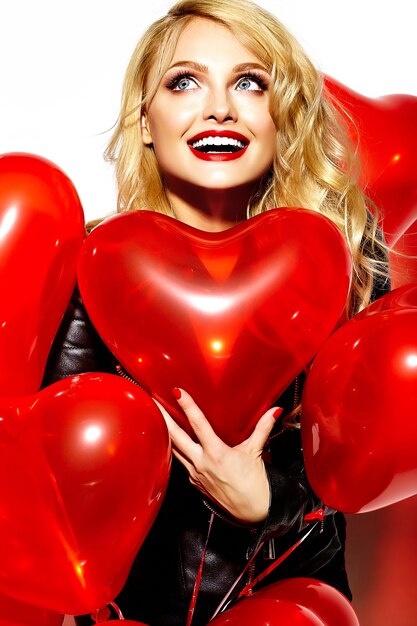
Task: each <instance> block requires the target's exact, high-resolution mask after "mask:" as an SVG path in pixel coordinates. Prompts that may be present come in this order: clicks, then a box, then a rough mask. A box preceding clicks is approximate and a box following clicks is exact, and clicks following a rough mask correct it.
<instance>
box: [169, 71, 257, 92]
mask: <svg viewBox="0 0 417 626" xmlns="http://www.w3.org/2000/svg"><path fill="white" fill-rule="evenodd" d="M181 81H183V82H184V87H183V88H179V87H180V84H181ZM186 81H188V86H190V85H194V87H193V89H195V88H196V87H197V86H198V82H197V80H196V78H195V77H194V76H193V75H192V74H191V73H190V72H186V71H184V70H179V71H178V72H176V73H175V74H174V75H173V76H171V77H170V78H169V79H168V82H167V83H166V85H165V86H166V88H167V89H170V90H171V91H189V89H188V88H187V84H186ZM244 81H250V82H254V83H256V85H257V86H258V87H259V89H240V90H239V91H254V92H257V91H266V90H267V89H268V87H269V84H268V83H267V82H266V80H265V78H264V77H263V75H262V74H261V73H258V72H256V71H253V70H252V71H249V72H244V73H242V74H241V75H240V76H239V77H238V78H237V79H236V83H235V86H236V87H237V86H239V84H240V85H241V84H242V83H243V82H244Z"/></svg>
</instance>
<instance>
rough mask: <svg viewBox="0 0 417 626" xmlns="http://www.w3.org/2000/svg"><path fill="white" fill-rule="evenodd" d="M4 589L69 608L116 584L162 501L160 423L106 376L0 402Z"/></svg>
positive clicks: (143, 400)
mask: <svg viewBox="0 0 417 626" xmlns="http://www.w3.org/2000/svg"><path fill="white" fill-rule="evenodd" d="M0 416H1V419H0V452H1V453H0V476H1V477H2V481H1V489H0V510H1V515H0V534H1V537H2V540H1V542H0V590H1V591H2V592H4V593H7V594H9V595H11V596H13V597H16V598H18V599H20V600H22V601H25V602H28V603H31V604H35V605H38V606H42V607H45V608H48V609H51V610H54V611H57V612H60V613H65V614H82V613H89V612H92V611H94V610H96V609H100V608H101V607H102V606H103V605H106V604H108V603H109V602H110V601H111V600H113V599H114V597H115V596H116V595H117V594H118V593H119V591H120V590H121V588H122V586H123V584H124V582H125V580H126V578H127V575H128V573H129V569H130V567H131V564H132V561H133V559H134V557H135V555H136V552H137V550H138V548H139V547H140V545H141V543H142V541H143V539H144V538H145V536H146V534H147V532H148V530H149V528H150V526H151V524H152V522H153V519H154V517H155V515H156V513H157V511H158V509H159V506H160V504H161V501H162V498H163V495H164V491H165V487H166V484H167V478H168V472H169V465H170V449H169V438H168V433H167V430H166V426H165V422H164V421H163V418H162V416H161V414H160V412H159V410H158V409H157V408H156V406H155V404H154V402H153V401H152V399H151V398H149V396H148V395H147V394H145V392H143V391H142V390H141V389H139V388H138V387H137V386H135V385H133V384H132V383H129V382H128V381H125V380H122V379H121V378H119V377H117V376H113V375H111V374H83V375H80V376H74V377H72V378H67V379H65V380H62V381H61V382H59V383H55V384H54V385H51V386H50V387H47V388H46V389H44V390H43V391H41V392H39V393H37V394H35V395H33V396H31V397H27V398H18V399H9V400H8V399H2V400H0Z"/></svg>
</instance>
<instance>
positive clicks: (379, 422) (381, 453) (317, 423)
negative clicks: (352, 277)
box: [301, 284, 417, 513]
mask: <svg viewBox="0 0 417 626" xmlns="http://www.w3.org/2000/svg"><path fill="white" fill-rule="evenodd" d="M301 426H302V437H303V450H304V458H305V465H306V470H307V475H308V477H309V480H310V482H311V485H312V487H313V489H314V491H315V492H316V493H317V495H318V496H319V497H320V498H321V499H322V500H323V501H324V502H325V503H326V504H327V505H329V506H330V507H333V508H335V509H338V510H340V511H345V512H349V513H357V512H366V511H372V510H373V509H378V508H380V507H382V506H386V505H389V504H392V503H393V502H397V501H399V500H402V499H404V498H407V497H409V496H412V495H415V494H417V454H416V450H417V285H416V284H414V285H408V286H405V287H402V288H400V289H396V290H394V291H392V292H391V293H389V294H387V295H386V296H384V297H383V298H381V299H380V300H377V301H376V302H375V303H374V304H372V305H371V306H369V307H368V308H367V309H365V310H364V311H362V312H361V313H360V314H358V315H357V316H355V317H354V318H352V319H351V320H350V321H349V322H347V323H346V324H344V325H343V326H342V327H341V328H340V329H339V330H338V331H337V332H336V333H334V335H333V336H332V337H331V338H330V339H329V340H328V341H327V342H326V343H325V344H324V346H323V348H322V349H321V350H320V352H319V353H318V355H317V357H316V359H315V361H314V363H313V366H312V368H311V371H310V373H309V375H308V377H307V382H306V386H305V390H304V394H303V414H302V420H301Z"/></svg>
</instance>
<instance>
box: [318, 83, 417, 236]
mask: <svg viewBox="0 0 417 626" xmlns="http://www.w3.org/2000/svg"><path fill="white" fill-rule="evenodd" d="M326 86H327V88H328V90H329V92H330V93H331V94H332V95H333V96H334V98H336V101H338V102H339V103H340V105H341V107H342V112H347V114H348V115H347V116H346V121H347V123H348V126H349V128H350V131H351V136H352V140H353V142H354V144H355V145H357V146H358V149H359V154H360V156H361V162H362V168H363V171H362V179H361V182H362V186H363V187H364V188H365V190H366V193H367V194H368V195H369V196H370V197H371V198H372V199H373V200H374V201H375V203H376V205H377V206H378V207H379V208H380V209H381V211H382V226H383V229H384V233H385V237H386V240H387V243H388V244H389V245H390V246H393V245H394V244H395V243H396V241H397V240H398V239H399V237H400V236H401V235H402V234H403V233H404V232H405V231H406V230H407V229H408V228H409V227H410V226H411V225H412V224H413V222H414V221H415V220H416V219H417V168H416V165H415V161H416V160H415V146H416V145H417V97H416V96H411V95H388V96H382V97H381V98H366V97H365V96H362V95H361V94H359V93H356V92H355V91H352V90H351V89H348V87H345V86H344V85H342V84H341V83H338V82H337V81H335V80H334V79H332V78H327V79H326ZM352 122H353V123H352Z"/></svg>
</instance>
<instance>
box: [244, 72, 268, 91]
mask: <svg viewBox="0 0 417 626" xmlns="http://www.w3.org/2000/svg"><path fill="white" fill-rule="evenodd" d="M267 88H268V85H267V84H266V82H265V81H264V80H263V78H262V77H261V76H257V75H255V74H253V75H252V74H247V75H245V76H242V78H240V79H239V80H238V82H237V83H236V89H240V90H242V91H265V90H266V89H267Z"/></svg>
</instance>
